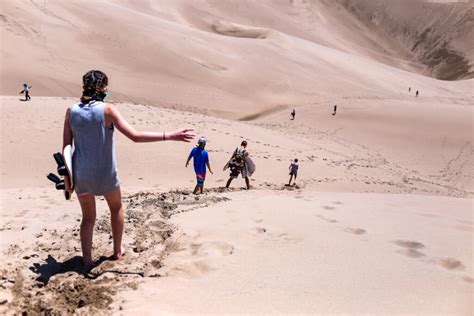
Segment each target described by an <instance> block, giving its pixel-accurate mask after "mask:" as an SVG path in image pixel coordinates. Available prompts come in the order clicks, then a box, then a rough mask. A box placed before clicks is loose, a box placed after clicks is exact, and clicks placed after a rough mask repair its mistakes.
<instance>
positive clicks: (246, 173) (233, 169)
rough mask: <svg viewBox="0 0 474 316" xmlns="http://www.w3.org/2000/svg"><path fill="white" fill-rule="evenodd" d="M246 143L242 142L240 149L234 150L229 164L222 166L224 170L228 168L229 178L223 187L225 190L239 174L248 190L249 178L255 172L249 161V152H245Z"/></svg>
mask: <svg viewBox="0 0 474 316" xmlns="http://www.w3.org/2000/svg"><path fill="white" fill-rule="evenodd" d="M246 148H247V141H245V140H244V141H242V143H241V144H240V148H236V149H235V150H234V153H233V154H232V157H231V158H230V160H229V162H227V164H226V165H225V166H224V170H226V169H227V168H230V177H229V180H227V183H226V185H225V187H226V188H228V187H229V186H230V183H231V182H232V180H234V179H236V178H237V177H238V176H239V174H242V178H244V179H245V184H246V187H247V190H249V189H250V180H249V177H250V176H252V174H253V173H254V172H255V164H254V163H253V161H252V159H250V155H249V152H248V151H247V149H246Z"/></svg>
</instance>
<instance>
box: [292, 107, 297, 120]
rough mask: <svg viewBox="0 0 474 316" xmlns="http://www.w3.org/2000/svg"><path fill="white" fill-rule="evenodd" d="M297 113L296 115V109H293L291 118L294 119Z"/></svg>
mask: <svg viewBox="0 0 474 316" xmlns="http://www.w3.org/2000/svg"><path fill="white" fill-rule="evenodd" d="M295 115H296V111H295V109H293V111H292V112H291V117H292V118H291V119H292V120H294V119H295Z"/></svg>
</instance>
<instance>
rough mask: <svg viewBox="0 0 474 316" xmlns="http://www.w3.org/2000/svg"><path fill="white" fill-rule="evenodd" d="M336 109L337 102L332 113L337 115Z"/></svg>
mask: <svg viewBox="0 0 474 316" xmlns="http://www.w3.org/2000/svg"><path fill="white" fill-rule="evenodd" d="M336 111H337V104H336V105H335V106H334V112H332V115H336Z"/></svg>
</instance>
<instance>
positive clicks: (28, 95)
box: [20, 83, 31, 101]
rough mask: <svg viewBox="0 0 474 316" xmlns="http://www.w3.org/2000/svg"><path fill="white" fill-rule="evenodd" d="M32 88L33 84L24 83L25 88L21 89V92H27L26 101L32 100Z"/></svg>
mask: <svg viewBox="0 0 474 316" xmlns="http://www.w3.org/2000/svg"><path fill="white" fill-rule="evenodd" d="M30 88H31V86H29V85H28V84H26V83H24V84H23V90H21V91H20V94H23V93H24V94H25V100H24V101H29V100H31V97H30Z"/></svg>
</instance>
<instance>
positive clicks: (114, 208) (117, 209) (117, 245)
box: [104, 187, 125, 260]
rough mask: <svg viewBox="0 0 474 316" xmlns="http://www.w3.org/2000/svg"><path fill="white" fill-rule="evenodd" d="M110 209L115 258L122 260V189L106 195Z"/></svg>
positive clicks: (123, 216)
mask: <svg viewBox="0 0 474 316" xmlns="http://www.w3.org/2000/svg"><path fill="white" fill-rule="evenodd" d="M104 197H105V200H106V201H107V204H108V205H109V209H110V221H111V223H112V237H113V239H114V258H115V259H117V260H118V259H120V258H121V257H122V255H123V253H122V252H123V249H122V234H123V223H124V221H125V212H124V210H123V206H122V193H121V191H120V187H117V188H116V189H115V190H113V191H112V192H110V193H108V194H106V195H104Z"/></svg>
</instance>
